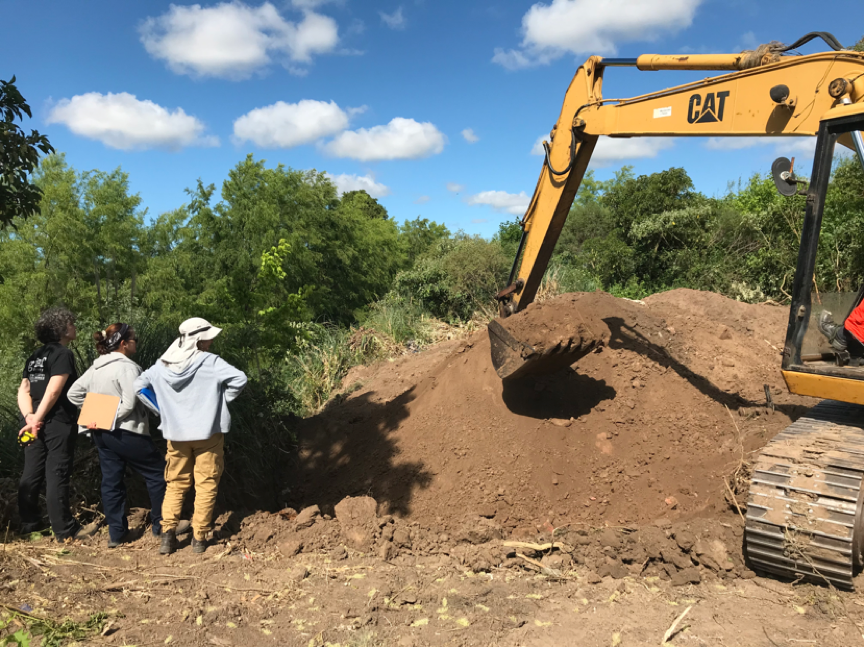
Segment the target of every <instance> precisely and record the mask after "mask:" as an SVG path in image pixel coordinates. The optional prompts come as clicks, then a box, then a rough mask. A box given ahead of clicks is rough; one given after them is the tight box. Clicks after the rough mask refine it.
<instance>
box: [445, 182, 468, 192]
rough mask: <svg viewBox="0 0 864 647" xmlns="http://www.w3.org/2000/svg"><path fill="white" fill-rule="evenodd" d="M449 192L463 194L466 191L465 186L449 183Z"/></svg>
mask: <svg viewBox="0 0 864 647" xmlns="http://www.w3.org/2000/svg"><path fill="white" fill-rule="evenodd" d="M447 190H448V191H449V192H450V193H462V192H463V191H464V190H465V185H464V184H457V183H456V182H448V183H447Z"/></svg>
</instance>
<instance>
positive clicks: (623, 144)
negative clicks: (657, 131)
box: [591, 136, 675, 168]
mask: <svg viewBox="0 0 864 647" xmlns="http://www.w3.org/2000/svg"><path fill="white" fill-rule="evenodd" d="M674 143H675V140H674V139H673V138H672V137H634V138H629V139H628V138H623V137H605V136H604V137H600V141H598V142H597V146H596V148H594V154H593V155H591V166H593V167H594V168H598V167H602V166H611V165H612V164H615V163H617V162H622V161H624V160H632V159H645V158H654V157H657V154H658V153H659V152H660V151H662V150H665V149H667V148H672V146H673V145H674Z"/></svg>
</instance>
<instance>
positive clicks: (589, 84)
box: [489, 33, 864, 379]
mask: <svg viewBox="0 0 864 647" xmlns="http://www.w3.org/2000/svg"><path fill="white" fill-rule="evenodd" d="M817 35H819V36H821V37H822V38H823V39H824V40H825V41H826V42H827V43H828V44H829V45H830V46H831V47H832V48H835V47H836V48H837V51H831V52H823V53H818V54H811V55H807V56H781V53H782V52H783V51H785V50H783V49H779V48H776V47H775V48H771V47H769V46H763V47H762V48H760V49H759V50H755V51H753V52H745V53H742V54H707V55H695V56H662V55H655V54H645V55H642V56H639V57H638V58H633V59H604V58H601V57H598V56H592V57H590V58H589V59H588V60H587V61H585V63H584V64H582V65H581V66H580V67H579V69H578V70H577V71H576V74H575V75H574V77H573V80H572V81H571V82H570V86H569V88H568V89H567V92H566V94H565V96H564V103H563V106H562V108H561V113H560V115H559V117H558V121H557V122H556V123H555V125H554V126H553V128H552V132H551V133H550V141H549V142H544V143H543V146H544V149H545V153H546V155H545V159H544V163H543V167H542V169H541V171H540V177H539V179H538V180H537V186H536V188H535V190H534V195H533V197H532V199H531V202H530V204H529V206H528V209H527V211H526V213H525V216H524V217H523V219H522V231H523V235H522V241H521V242H520V245H519V250H518V252H517V254H516V258H515V259H514V263H513V269H512V271H511V274H510V279H509V281H508V283H509V285H508V287H507V288H505V289H504V290H502V291H501V292H500V293H499V294H498V297H497V298H498V301H499V312H500V315H501V318H502V320H503V319H506V317H508V316H510V315H512V314H515V313H517V312H519V311H521V310H523V309H524V308H526V307H527V306H528V305H529V304H530V303H531V302H532V301H533V300H534V298H535V296H536V295H537V291H538V289H539V288H540V284H541V282H542V279H543V275H544V273H545V271H546V268H547V266H548V264H549V259H550V258H551V256H552V253H553V251H554V249H555V245H556V243H557V241H558V237H559V236H560V234H561V230H562V228H563V227H564V222H565V221H566V219H567V215H568V213H569V211H570V207H571V205H572V204H573V200H574V198H575V196H576V193H577V191H578V190H579V186H580V184H581V182H582V179H583V177H584V175H585V172H586V170H587V169H588V165H589V162H590V161H591V155H592V153H593V151H594V147H595V146H596V145H597V141H598V138H599V137H600V136H602V135H605V136H609V137H670V136H671V137H812V136H815V135H816V134H817V133H818V132H819V129H820V124H821V123H822V122H823V121H825V120H832V119H836V118H839V117H843V116H847V115H854V114H858V113H862V112H864V53H860V52H854V51H846V50H842V49H840V45H839V43H837V42H836V39H833V37H831V36H830V34H823V33H820V34H817ZM812 37H813V35H812V34H811V35H808V36H807V37H805V38H804V39H801V41H799V42H798V43H795V44H793V45H792V46H790V48H791V47H797V46H800V44H801V43H802V42H806V39H808V38H812ZM786 49H789V48H786ZM623 66H628V67H635V68H637V69H639V70H644V71H657V70H728V71H729V73H728V74H724V75H721V76H716V77H712V78H706V79H704V80H701V81H696V82H693V83H687V84H684V85H679V86H676V87H671V88H667V89H664V90H660V91H658V92H652V93H650V94H644V95H641V96H637V97H632V98H627V99H606V98H604V97H603V95H602V85H603V76H604V74H605V73H606V71H607V70H608V69H609V68H613V67H623ZM839 142H840V143H842V144H844V145H846V146H848V147H850V148H852V147H853V144H854V142H853V136H852V135H851V134H848V133H847V134H846V135H844V136H842V137H841V138H840V140H839ZM859 142H860V137H859ZM861 154H864V151H859V155H861ZM502 330H503V333H502ZM489 333H490V340H491V342H492V356H493V363H494V364H495V367H496V370H497V371H498V374H499V376H500V377H502V378H503V379H508V378H513V377H518V376H520V375H524V374H527V373H538V372H547V367H548V370H554V369H557V368H560V367H561V366H562V365H565V364H566V363H567V362H566V360H567V353H568V352H570V349H569V347H568V346H566V345H565V346H558V347H555V348H549V349H542V350H540V349H534V348H532V347H530V346H528V345H526V344H524V343H522V342H521V341H520V340H517V339H514V338H513V336H512V335H510V334H509V333H508V332H507V331H506V322H505V323H503V324H502V322H501V321H498V322H496V325H494V326H490V329H489ZM580 352H581V347H580ZM575 359H578V358H576V357H574V358H573V360H574V361H575ZM526 363H530V364H531V365H530V366H525V364H526ZM571 363H572V362H571Z"/></svg>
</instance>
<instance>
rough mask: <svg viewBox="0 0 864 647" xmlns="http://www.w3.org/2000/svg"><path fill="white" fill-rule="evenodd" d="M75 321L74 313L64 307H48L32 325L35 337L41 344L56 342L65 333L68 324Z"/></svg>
mask: <svg viewBox="0 0 864 647" xmlns="http://www.w3.org/2000/svg"><path fill="white" fill-rule="evenodd" d="M74 323H75V315H74V314H72V313H71V312H70V311H69V310H67V309H66V308H63V307H60V306H55V307H54V308H48V309H47V310H46V311H45V312H43V313H42V316H40V317H39V320H38V321H37V322H36V325H35V326H34V327H35V329H36V338H37V339H38V340H39V341H40V342H41V343H43V344H50V343H51V342H58V341H60V339H61V338H62V337H63V335H65V334H66V330H68V328H69V324H74Z"/></svg>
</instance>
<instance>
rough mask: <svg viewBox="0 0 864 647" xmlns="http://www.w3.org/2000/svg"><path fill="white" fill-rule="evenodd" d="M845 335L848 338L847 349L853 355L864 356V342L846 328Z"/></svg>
mask: <svg viewBox="0 0 864 647" xmlns="http://www.w3.org/2000/svg"><path fill="white" fill-rule="evenodd" d="M843 336H844V337H845V338H846V350H848V351H849V354H850V355H851V356H852V357H864V344H862V343H861V342H860V341H858V339H857V338H856V337H855V335H853V334H852V333H851V332H849V331H848V330H847V329H846V328H844V329H843Z"/></svg>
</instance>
